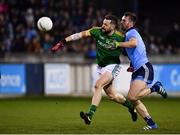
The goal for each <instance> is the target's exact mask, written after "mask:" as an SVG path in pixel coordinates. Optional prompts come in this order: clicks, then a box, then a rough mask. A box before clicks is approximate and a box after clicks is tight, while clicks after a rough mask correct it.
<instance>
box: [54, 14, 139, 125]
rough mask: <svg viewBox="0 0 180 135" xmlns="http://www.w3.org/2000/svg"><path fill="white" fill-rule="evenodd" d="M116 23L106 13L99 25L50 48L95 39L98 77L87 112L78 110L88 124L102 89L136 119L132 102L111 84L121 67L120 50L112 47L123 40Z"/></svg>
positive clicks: (99, 99)
mask: <svg viewBox="0 0 180 135" xmlns="http://www.w3.org/2000/svg"><path fill="white" fill-rule="evenodd" d="M117 25H118V19H117V18H116V17H115V16H113V15H107V16H105V19H104V21H103V24H102V26H101V27H94V28H91V29H89V30H86V31H82V32H79V33H75V34H73V35H70V36H68V37H66V38H65V39H63V40H61V41H60V42H59V43H57V44H56V45H55V46H54V47H53V48H52V49H51V50H52V51H53V52H56V51H57V50H59V49H61V48H62V47H64V45H65V44H66V43H67V42H70V41H74V40H78V39H81V38H84V37H93V38H94V39H95V41H96V52H97V64H98V68H97V73H98V74H99V78H98V79H97V80H96V83H95V85H94V95H93V98H92V102H91V105H90V107H89V110H88V112H87V113H84V112H80V117H81V118H82V119H83V120H84V122H85V124H88V125H89V124H90V123H91V119H92V117H93V115H94V113H95V111H96V108H97V106H98V105H99V103H100V101H101V97H102V89H104V91H105V93H106V94H107V95H108V97H109V98H110V99H112V100H113V101H115V102H117V103H120V104H122V105H124V106H126V107H127V108H128V110H129V112H130V114H131V117H132V120H133V121H136V120H137V113H136V112H135V111H134V106H133V105H132V103H131V102H130V101H129V100H127V99H126V98H125V97H124V96H123V95H122V94H120V93H117V90H116V88H115V87H114V86H113V85H112V84H113V83H112V82H113V81H114V78H115V77H116V76H117V75H118V74H119V72H120V68H121V67H120V59H119V56H120V54H121V52H120V49H119V48H118V49H117V48H116V47H114V46H115V45H114V44H115V43H117V42H122V41H123V40H124V35H123V34H122V33H120V32H118V31H117V30H116V27H117Z"/></svg>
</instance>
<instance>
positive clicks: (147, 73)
mask: <svg viewBox="0 0 180 135" xmlns="http://www.w3.org/2000/svg"><path fill="white" fill-rule="evenodd" d="M133 80H142V81H144V82H146V83H147V84H151V83H152V82H153V80H154V70H153V66H152V65H151V63H149V62H147V63H146V64H145V65H143V66H141V67H140V68H139V69H138V70H136V71H135V72H133V73H132V81H133Z"/></svg>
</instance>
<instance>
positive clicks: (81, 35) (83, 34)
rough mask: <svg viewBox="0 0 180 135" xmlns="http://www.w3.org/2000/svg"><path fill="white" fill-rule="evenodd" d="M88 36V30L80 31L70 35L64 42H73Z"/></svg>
mask: <svg viewBox="0 0 180 135" xmlns="http://www.w3.org/2000/svg"><path fill="white" fill-rule="evenodd" d="M90 35H91V34H90V32H89V30H86V31H82V32H79V33H75V34H72V35H70V36H68V37H66V38H65V40H66V42H70V41H74V40H79V39H81V38H84V37H88V36H90Z"/></svg>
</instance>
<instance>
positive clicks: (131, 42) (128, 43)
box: [115, 37, 137, 48]
mask: <svg viewBox="0 0 180 135" xmlns="http://www.w3.org/2000/svg"><path fill="white" fill-rule="evenodd" d="M115 44H116V47H125V48H134V47H136V46H137V39H136V38H134V37H132V38H131V39H129V41H125V42H116V43H115Z"/></svg>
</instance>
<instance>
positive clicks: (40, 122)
mask: <svg viewBox="0 0 180 135" xmlns="http://www.w3.org/2000/svg"><path fill="white" fill-rule="evenodd" d="M143 101H144V103H145V105H146V106H147V108H148V109H149V112H150V113H151V115H152V117H153V118H154V120H155V121H156V122H157V123H158V126H159V129H157V130H153V131H146V132H145V131H143V130H142V127H143V126H144V124H145V123H144V121H143V120H142V118H141V117H139V118H138V121H137V122H132V121H131V119H130V115H129V113H128V112H127V109H126V108H124V107H123V106H121V105H119V104H116V103H114V102H111V101H109V100H108V99H106V98H103V100H102V102H101V104H100V106H99V108H98V110H97V112H96V114H95V116H94V118H93V121H92V124H91V125H90V126H87V125H84V123H83V121H82V120H81V119H80V117H79V111H81V110H83V111H86V110H87V109H88V107H89V105H90V102H91V98H78V97H76V98H70V97H48V98H47V97H26V98H15V99H14V98H12V99H0V133H48V134H49V133H92V134H94V133H96V134H105V133H107V134H110V133H114V134H116V133H148V134H149V133H180V99H178V98H171V99H167V100H164V99H161V98H147V99H144V100H143Z"/></svg>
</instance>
